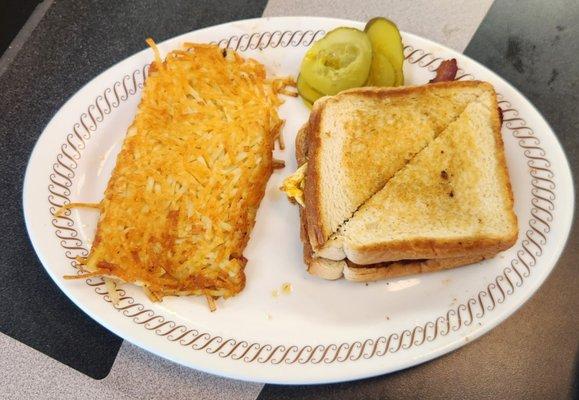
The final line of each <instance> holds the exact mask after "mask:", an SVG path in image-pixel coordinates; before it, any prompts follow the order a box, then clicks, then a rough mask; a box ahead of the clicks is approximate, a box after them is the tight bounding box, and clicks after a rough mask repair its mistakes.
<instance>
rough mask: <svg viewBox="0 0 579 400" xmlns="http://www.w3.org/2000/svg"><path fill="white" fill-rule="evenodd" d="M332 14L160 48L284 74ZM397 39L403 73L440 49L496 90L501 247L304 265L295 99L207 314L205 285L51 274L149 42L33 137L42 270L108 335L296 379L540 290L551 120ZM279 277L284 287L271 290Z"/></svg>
mask: <svg viewBox="0 0 579 400" xmlns="http://www.w3.org/2000/svg"><path fill="white" fill-rule="evenodd" d="M343 25H349V26H355V27H363V24H361V23H358V22H353V21H345V20H336V19H327V18H309V17H292V18H285V17H284V18H264V19H254V20H247V21H240V22H232V23H228V24H224V25H219V26H215V27H211V28H207V29H202V30H199V31H196V32H191V33H187V34H185V35H182V36H179V37H177V38H174V39H171V40H168V41H166V42H164V43H162V44H161V45H160V48H161V50H162V52H163V53H165V52H167V51H168V50H170V49H173V48H175V47H177V46H179V45H180V44H181V43H182V42H184V41H197V42H211V41H215V42H220V43H221V44H223V45H225V44H228V45H229V46H231V47H233V48H237V49H239V50H240V51H242V53H244V54H245V55H247V56H251V57H254V58H256V59H258V60H259V61H261V62H263V63H264V64H265V65H266V66H267V68H268V70H269V72H271V73H272V74H275V75H293V76H295V75H296V74H297V72H298V68H299V63H300V60H301V58H302V56H303V55H304V53H305V51H306V49H307V48H308V46H309V45H310V44H311V42H312V41H313V40H314V38H319V37H320V36H321V35H323V32H324V31H328V30H330V29H332V28H334V27H336V26H343ZM403 38H404V43H405V44H406V46H407V48H406V49H405V54H406V56H407V62H406V63H405V76H406V77H407V82H408V83H411V84H422V83H426V82H427V81H428V80H429V79H430V78H432V77H433V76H434V73H433V72H432V71H433V70H434V69H435V68H436V67H437V66H438V63H439V62H440V61H441V59H446V58H451V57H455V58H456V59H457V60H458V64H459V66H460V68H461V71H460V72H459V76H460V79H474V78H476V79H481V80H486V81H489V82H491V83H492V84H493V85H494V86H495V88H496V90H497V92H498V93H500V100H501V103H500V104H501V107H502V108H503V109H504V110H505V113H504V115H505V124H504V126H503V136H504V141H505V150H506V154H507V161H508V166H509V171H510V175H511V179H512V183H513V190H514V194H515V206H516V213H517V215H518V217H519V222H520V237H519V240H518V242H517V244H516V245H515V246H514V247H512V248H511V249H510V250H508V251H506V252H504V253H502V254H500V255H498V256H497V257H496V258H494V259H492V260H488V261H485V262H483V263H480V264H479V265H473V266H469V267H465V268H459V269H456V270H451V271H443V272H437V273H433V274H424V275H417V276H410V277H405V278H399V279H392V280H389V281H381V282H376V283H371V284H368V285H365V284H359V283H352V282H347V281H334V282H332V281H324V280H321V279H317V278H315V277H312V276H309V275H308V274H307V273H306V271H305V269H304V265H303V262H302V249H301V245H300V240H299V227H298V210H297V208H296V207H294V206H291V205H290V204H289V203H288V202H287V200H286V199H285V198H284V196H283V195H282V193H280V192H279V191H278V190H277V187H278V186H279V185H280V182H281V181H282V178H283V177H284V176H286V175H288V174H289V173H290V172H291V171H293V170H295V168H296V163H295V157H294V148H293V142H294V138H295V134H296V131H297V129H298V127H299V126H300V125H301V124H302V123H303V122H304V121H305V120H306V118H307V115H308V110H307V109H306V108H305V107H304V106H303V104H302V103H301V102H300V100H298V99H293V98H292V99H287V100H286V102H285V104H284V105H283V106H282V108H281V110H280V113H281V115H282V117H283V118H285V119H286V120H287V123H286V126H285V129H284V136H285V139H286V143H288V148H287V149H286V150H285V151H276V154H275V157H277V158H281V159H284V160H285V161H286V165H287V167H286V168H285V169H283V170H281V171H276V172H275V173H274V174H273V176H272V177H271V179H270V181H269V184H268V186H267V191H266V195H265V198H264V199H263V202H262V204H261V207H260V210H259V213H258V217H257V223H256V225H255V228H254V230H253V232H252V235H251V240H250V243H249V246H248V247H247V249H246V252H245V255H246V257H247V258H248V259H249V262H248V264H247V269H246V272H247V286H246V288H245V290H244V291H243V292H242V293H241V294H240V295H238V296H236V297H234V298H232V299H228V300H219V301H218V311H217V312H215V313H210V312H209V310H208V308H207V305H206V303H205V299H203V298H195V297H182V298H167V299H165V300H164V301H163V302H162V303H151V302H150V301H149V300H148V299H147V298H146V297H145V296H144V295H143V293H142V291H141V290H140V289H139V288H136V287H132V286H128V285H127V286H126V287H124V289H123V299H122V300H121V302H120V304H119V305H118V306H117V307H116V308H117V309H116V310H115V308H114V307H113V306H112V305H111V303H110V302H109V301H108V297H107V295H106V289H105V288H104V286H103V285H102V282H101V281H100V280H99V279H88V280H87V281H86V282H85V281H65V280H63V278H62V276H63V275H65V274H72V273H74V271H75V270H74V269H73V264H74V257H76V256H79V255H80V256H83V255H86V254H87V251H88V250H87V249H89V248H90V244H91V240H92V237H93V234H94V229H95V222H96V218H97V215H96V214H95V213H94V212H92V211H89V210H78V211H77V210H75V211H73V212H72V213H71V214H70V216H69V217H62V218H54V217H53V215H52V214H53V213H54V211H55V209H57V208H58V207H59V206H60V205H62V204H64V203H65V202H68V201H95V202H96V201H99V200H100V199H101V197H102V194H103V191H104V188H105V186H106V183H107V181H108V177H109V175H110V172H111V170H112V167H113V165H114V163H115V157H116V154H117V152H118V150H119V148H120V145H121V143H122V140H123V137H124V134H125V130H126V128H127V126H128V125H129V123H130V122H131V120H132V118H133V115H134V112H135V109H136V106H137V103H138V101H139V96H140V93H141V88H142V82H143V71H144V70H145V66H146V65H147V64H148V63H149V62H150V61H151V60H152V54H151V51H150V50H143V51H141V52H140V53H138V54H135V55H134V56H132V57H129V58H127V59H126V60H124V61H122V62H120V63H118V64H117V65H115V66H113V67H112V68H110V69H108V70H107V71H105V72H103V73H102V74H101V75H99V76H98V77H97V78H95V79H93V80H92V81H91V82H90V83H88V84H87V85H86V86H85V87H83V88H82V89H81V90H79V91H78V93H77V94H75V95H74V96H73V97H72V98H71V99H70V100H69V101H67V102H66V104H65V105H64V106H63V107H62V108H61V109H60V110H59V111H58V113H57V114H56V115H55V116H54V118H53V119H52V121H50V123H49V124H48V126H47V127H46V129H45V130H44V132H43V133H42V135H41V136H40V139H39V140H38V143H37V144H36V147H35V148H34V151H33V153H32V156H31V158H30V162H29V165H28V169H27V171H26V179H25V183H24V213H25V217H26V224H27V228H28V232H29V234H30V238H31V240H32V243H33V244H34V248H35V250H36V252H37V254H38V257H39V258H40V260H41V261H42V263H43V265H44V266H45V268H46V270H47V271H48V273H49V274H50V276H51V277H52V278H53V279H54V281H55V282H56V283H57V284H58V286H60V288H61V289H62V291H63V292H64V293H66V295H67V296H68V297H69V298H70V299H71V300H72V301H73V302H74V303H75V304H77V305H78V306H79V307H80V308H81V309H82V310H84V311H85V312H86V313H87V314H88V315H90V316H91V317H92V318H94V319H95V320H97V321H98V322H99V323H100V324H102V325H103V326H105V327H106V328H108V329H110V330H111V331H113V332H114V333H116V334H117V335H119V336H121V337H123V338H124V339H126V340H128V341H130V342H132V343H134V344H137V345H139V346H141V347H143V348H144V349H147V350H149V351H151V352H153V353H156V354H158V355H160V356H163V357H166V358H168V359H171V360H173V361H175V362H177V363H180V364H183V365H187V366H190V367H193V368H196V369H199V370H203V371H207V372H211V373H214V374H218V375H223V376H227V377H232V378H236V379H244V380H251V381H260V382H272V383H292V384H293V383H320V382H336V381H344V380H351V379H358V378H363V377H369V376H373V375H379V374H383V373H387V372H392V371H396V370H399V369H402V368H406V367H409V366H412V365H415V364H418V363H421V362H424V361H427V360H430V359H432V358H434V357H437V356H440V355H442V354H444V353H447V352H449V351H451V350H453V349H456V348H458V347H460V346H462V345H464V344H466V343H468V342H469V341H471V340H473V339H476V338H477V337H479V336H480V335H482V334H483V333H485V332H487V331H489V330H490V329H491V328H493V327H494V326H496V325H497V324H498V323H500V322H501V321H502V320H504V319H505V318H506V317H508V316H509V315H510V314H512V313H513V312H514V311H515V310H516V309H517V308H518V307H520V306H521V305H522V304H523V303H524V302H525V301H526V300H527V299H528V298H529V297H530V296H531V295H532V294H533V292H534V291H535V290H537V288H538V287H539V286H540V285H541V283H542V282H543V281H544V280H545V278H546V277H547V275H548V274H549V272H550V271H551V270H552V269H553V266H554V265H555V263H556V261H557V258H558V257H559V255H560V254H561V251H562V249H563V246H564V244H565V241H566V239H567V236H568V234H569V228H570V225H571V220H572V214H573V209H574V206H573V203H574V199H573V183H572V180H571V174H570V171H569V166H568V164H567V161H566V159H565V155H564V153H563V150H562V149H561V146H560V144H559V143H558V141H557V139H556V137H555V135H554V133H553V131H552V130H551V128H550V127H549V125H548V124H547V123H546V122H545V120H544V119H543V117H541V115H540V114H539V113H538V112H537V110H536V109H535V108H534V107H533V106H532V105H531V104H530V103H529V101H527V100H526V99H525V98H524V97H523V96H522V95H521V94H520V93H519V92H518V91H517V90H516V89H515V88H513V87H512V86H511V85H509V84H508V83H507V82H505V81H504V80H503V79H501V78H500V77H498V76H497V75H495V74H494V73H493V72H491V71H489V70H488V69H486V68H485V67H483V66H482V65H480V64H478V63H476V62H475V61H473V60H471V59H469V58H467V57H465V56H463V55H461V54H459V53H457V52H455V51H452V50H450V49H448V48H445V47H444V46H441V45H438V44H436V43H433V42H431V41H428V40H425V39H422V38H419V37H417V36H415V35H411V34H406V33H405V34H403ZM284 282H289V283H291V284H292V286H293V292H292V293H291V294H289V295H285V294H280V295H279V296H278V297H274V296H272V291H273V290H275V289H279V288H280V286H281V285H282V284H283V283H284ZM54 318H61V319H63V320H66V318H67V316H66V315H55V316H54ZM527 334H532V332H531V333H529V332H527V333H525V335H527ZM523 336H524V335H523V334H521V339H522V340H523V339H524V338H523Z"/></svg>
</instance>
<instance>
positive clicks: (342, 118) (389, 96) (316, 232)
mask: <svg viewBox="0 0 579 400" xmlns="http://www.w3.org/2000/svg"><path fill="white" fill-rule="evenodd" d="M489 88H490V89H489ZM489 90H492V88H491V87H490V85H488V84H486V83H482V82H443V83H438V84H432V85H425V86H417V87H402V88H359V89H353V90H349V91H345V92H342V93H340V94H338V95H336V96H333V97H327V98H322V99H320V100H318V101H317V102H316V104H315V105H314V108H313V110H312V113H311V115H310V119H309V121H308V123H307V125H306V128H305V129H307V138H308V139H307V141H308V145H309V147H310V149H311V152H310V154H309V160H310V162H309V166H308V169H307V174H306V182H307V184H306V187H305V198H306V207H305V209H306V218H307V228H308V237H309V239H310V243H311V245H312V247H313V248H314V250H315V251H318V250H320V249H321V248H322V247H323V246H324V245H325V243H326V241H327V240H328V239H329V238H330V236H331V235H332V234H333V233H335V232H336V231H337V230H338V228H339V227H340V226H341V225H342V224H343V223H344V221H346V220H347V219H349V218H350V217H351V216H352V215H353V213H354V212H355V211H356V210H357V209H358V208H359V207H360V205H362V204H363V203H364V202H366V201H367V200H368V199H369V198H370V197H371V196H372V195H374V194H375V193H376V192H377V191H378V190H380V189H381V188H382V187H383V186H384V184H385V183H386V182H387V181H388V180H389V179H390V178H391V177H392V176H393V175H394V174H395V173H396V172H397V171H398V170H400V169H401V168H402V167H404V165H406V164H407V163H408V162H409V161H410V160H411V159H412V158H413V157H414V156H415V155H416V154H417V153H418V152H420V151H421V150H422V149H423V148H425V147H426V146H427V145H428V144H429V143H430V142H432V140H434V138H436V137H437V136H438V135H439V134H440V132H442V131H443V130H444V129H445V128H446V127H447V126H448V125H449V124H450V123H451V122H452V121H454V120H455V119H456V118H458V116H459V115H460V114H461V113H462V112H463V111H464V109H465V108H466V106H467V105H468V104H469V103H471V102H473V101H475V100H476V99H477V98H478V97H479V96H481V95H482V94H483V93H485V92H488V91H489Z"/></svg>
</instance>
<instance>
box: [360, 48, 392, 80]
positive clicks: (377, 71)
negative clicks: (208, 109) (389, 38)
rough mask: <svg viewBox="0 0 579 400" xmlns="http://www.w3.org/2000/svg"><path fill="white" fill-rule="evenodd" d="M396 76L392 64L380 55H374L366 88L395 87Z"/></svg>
mask: <svg viewBox="0 0 579 400" xmlns="http://www.w3.org/2000/svg"><path fill="white" fill-rule="evenodd" d="M396 82H397V74H396V71H395V70H394V67H393V66H392V63H390V61H389V60H388V57H386V56H385V55H384V54H382V53H377V54H374V58H373V59H372V67H371V68H370V77H369V78H368V83H367V85H368V86H397V85H396Z"/></svg>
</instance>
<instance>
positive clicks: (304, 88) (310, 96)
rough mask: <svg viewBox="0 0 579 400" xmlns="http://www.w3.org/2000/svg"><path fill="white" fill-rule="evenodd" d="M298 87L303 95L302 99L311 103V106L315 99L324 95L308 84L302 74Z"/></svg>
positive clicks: (299, 77)
mask: <svg viewBox="0 0 579 400" xmlns="http://www.w3.org/2000/svg"><path fill="white" fill-rule="evenodd" d="M297 88H298V93H299V95H300V96H302V99H304V100H306V101H307V102H308V103H310V106H311V104H312V103H313V102H314V101H316V100H317V99H319V98H320V97H322V96H323V95H324V94H323V93H320V92H318V91H317V90H316V89H314V88H313V87H311V86H310V85H308V83H307V82H306V81H305V79H304V78H303V77H302V76H301V75H298V82H297Z"/></svg>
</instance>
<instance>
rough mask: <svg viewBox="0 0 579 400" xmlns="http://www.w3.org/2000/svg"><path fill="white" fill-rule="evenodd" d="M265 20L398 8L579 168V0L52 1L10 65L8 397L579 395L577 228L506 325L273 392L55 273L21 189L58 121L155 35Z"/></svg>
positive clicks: (3, 147)
mask: <svg viewBox="0 0 579 400" xmlns="http://www.w3.org/2000/svg"><path fill="white" fill-rule="evenodd" d="M261 15H266V16H277V15H318V16H329V17H341V18H350V19H358V20H366V19H368V18H369V17H373V16H376V15H385V16H388V17H390V18H392V19H393V20H395V21H397V22H398V24H399V26H400V27H401V28H402V29H403V30H406V31H409V32H413V33H417V34H419V35H422V36H425V37H428V38H430V39H433V40H435V41H438V42H440V43H443V44H446V45H448V46H450V47H453V48H454V49H456V50H458V51H464V52H465V54H467V55H469V56H471V57H473V58H475V59H476V60H478V61H480V62H481V63H483V64H485V65H486V66H488V67H489V68H490V69H492V70H494V71H496V72H497V73H498V74H499V75H501V76H503V77H504V78H505V79H507V80H508V81H510V82H511V83H512V84H513V85H515V86H516V87H517V88H518V89H520V90H521V91H522V92H523V93H524V94H525V95H526V96H527V97H528V98H529V99H530V100H531V101H532V102H533V103H534V104H535V105H536V106H537V108H538V109H539V110H540V111H541V112H542V113H543V115H544V116H545V117H546V119H547V120H548V121H549V123H550V124H551V125H552V126H553V129H554V130H555V132H556V134H557V136H558V138H559V140H560V141H561V143H562V144H563V147H564V149H565V151H566V153H567V156H568V158H569V162H570V164H571V168H572V171H573V172H574V173H575V172H576V171H577V170H578V167H579V154H578V149H579V147H578V141H579V135H578V134H577V130H578V129H579V112H578V110H579V102H578V95H577V91H578V90H579V88H578V80H579V62H578V58H577V54H579V41H578V40H577V38H579V28H578V25H577V21H579V3H577V2H576V1H564V0H555V1H551V2H543V1H539V0H532V1H525V2H523V1H506V0H505V1H501V0H497V1H495V2H494V3H493V1H492V0H483V1H477V2H471V1H464V0H463V1H447V0H444V1H437V2H433V1H426V0H418V1H413V2H405V1H392V0H386V1H377V0H359V1H357V2H351V1H346V0H334V1H297V2H288V1H282V0H269V1H267V0H244V1H235V0H219V1H215V2H205V1H198V0H166V1H161V0H158V1H155V0H146V1H138V2H136V1H131V2H129V1H126V2H125V1H114V2H113V1H98V0H93V1H91V0H77V1H72V0H56V1H52V0H45V1H44V2H42V3H41V4H40V5H39V7H38V8H37V10H36V12H35V13H34V14H33V16H32V17H31V19H30V20H29V22H28V23H27V25H26V26H25V27H24V28H23V30H22V31H21V32H20V34H19V35H18V36H17V38H16V39H15V41H14V42H13V44H12V48H11V49H10V50H9V51H8V52H6V53H5V54H4V55H3V56H2V57H1V58H0V116H1V117H0V151H1V152H2V153H1V155H2V156H1V157H0V169H1V172H2V173H1V174H0V178H1V179H2V184H1V185H0V190H1V191H2V198H3V200H4V202H3V206H2V207H0V224H1V225H0V236H1V237H2V257H0V301H1V304H2V307H0V371H1V374H0V397H1V398H9V399H29V398H51V399H76V398H89V397H90V398H93V399H101V398H103V399H136V398H172V399H180V398H183V399H184V398H207V399H220V398H224V399H225V398H238V399H255V398H260V399H294V398H316V399H318V398H322V399H357V398H393V399H394V398H396V399H401V398H409V399H414V398H468V399H471V398H491V399H500V398H509V399H511V398H512V399H514V398H538V399H551V398H578V397H577V396H579V394H578V387H577V385H578V382H577V379H578V378H577V376H578V375H577V368H578V365H577V362H578V360H579V358H578V345H579V335H578V333H577V332H578V331H577V326H579V313H578V312H577V310H579V291H578V290H577V288H578V287H579V270H578V269H577V265H579V250H578V246H577V244H578V240H577V238H578V234H579V231H578V230H579V228H578V227H577V224H574V227H573V228H572V232H571V237H570V239H569V242H568V244H567V247H566V250H565V252H564V253H563V256H562V258H561V259H560V261H559V263H558V265H557V267H556V269H555V270H554V271H553V273H552V274H551V275H550V277H549V278H548V280H547V281H546V282H545V284H544V285H543V286H542V287H541V288H540V289H539V291H538V292H537V293H536V294H535V295H534V296H533V298H532V299H531V300H529V301H528V302H527V303H526V304H525V305H524V306H523V307H522V308H521V309H520V310H519V311H518V312H517V313H515V314H514V315H513V316H512V317H510V318H509V319H508V320H507V321H505V322H504V323H502V324H501V325H500V326H498V327H497V328H496V329H494V330H492V331H491V332H490V333H488V334H487V335H485V336H484V337H482V338H481V339H479V340H477V341H475V342H474V343H471V344H469V345H468V346H465V347H463V348H461V349H459V350H457V351H455V352H453V353H450V354H447V355H445V356H443V357H441V358H439V359H436V360H434V361H431V362H429V363H426V364H423V365H419V366H417V367H414V368H411V369H408V370H405V371H401V372H398V373H394V374H389V375H385V376H380V377H376V378H372V379H366V380H362V381H357V382H350V383H343V384H337V385H320V386H308V387H300V386H296V387H287V386H274V385H265V386H263V385H261V384H252V383H243V382H238V381H233V380H229V379H224V378H218V377H215V376H211V375H207V374H204V373H201V372H197V371H194V370H191V369H187V368H184V367H181V366H178V365H175V364H172V363H170V362H168V361H165V360H162V359H160V358H158V357H156V356H154V355H151V354H149V353H146V352H144V351H143V350H141V349H139V348H137V347H135V346H133V345H131V344H129V343H124V342H122V340H121V339H120V338H118V337H116V336H114V335H112V334H111V333H109V332H108V331H106V330H105V329H103V328H101V327H100V326H99V325H98V324H96V323H95V322H93V321H92V320H91V319H89V318H88V317H87V316H86V315H84V314H83V313H82V312H81V311H80V310H78V309H77V308H76V307H75V306H74V305H73V304H72V303H71V302H70V301H69V300H68V299H67V298H66V297H65V296H64V295H63V294H62V293H61V292H60V291H59V290H58V288H57V287H56V286H55V285H54V283H53V282H52V281H51V280H50V279H49V278H48V276H47V275H46V273H45V272H44V270H43V268H42V266H41V265H40V263H39V261H38V259H37V257H36V255H35V253H34V251H33V250H32V247H31V245H30V242H29V240H28V237H27V234H26V231H25V228H24V224H23V218H22V204H21V196H22V179H23V176H24V169H25V166H26V163H27V160H28V157H29V155H30V152H31V150H32V146H33V145H34V143H35V141H36V139H37V138H38V136H39V135H40V133H41V132H42V129H43V128H44V126H45V125H46V124H47V123H48V121H49V120H50V118H51V116H52V115H53V114H54V113H55V112H56V111H57V110H58V109H59V107H60V106H61V105H62V104H63V103H64V102H65V101H66V99H67V98H68V97H70V96H71V95H72V94H74V93H75V92H76V91H77V90H78V89H79V88H80V87H81V86H82V85H83V84H84V83H86V82H88V81H89V80H90V79H91V78H93V77H94V76H96V75H98V74H99V73H100V72H101V71H103V70H105V69H106V68H108V67H109V66H111V65H112V64H114V63H115V62H117V61H119V60H122V59H123V58H125V57H126V56H128V55H130V54H132V53H134V52H136V51H138V50H140V49H141V48H142V47H143V38H144V37H147V36H153V37H155V38H156V39H157V40H164V39H167V38H170V37H172V36H175V35H178V34H181V33H184V32H187V31H190V30H194V29H198V28H201V27H204V26H210V25H214V24H218V23H222V22H227V21H232V20H237V19H244V18H251V17H258V16H261Z"/></svg>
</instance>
